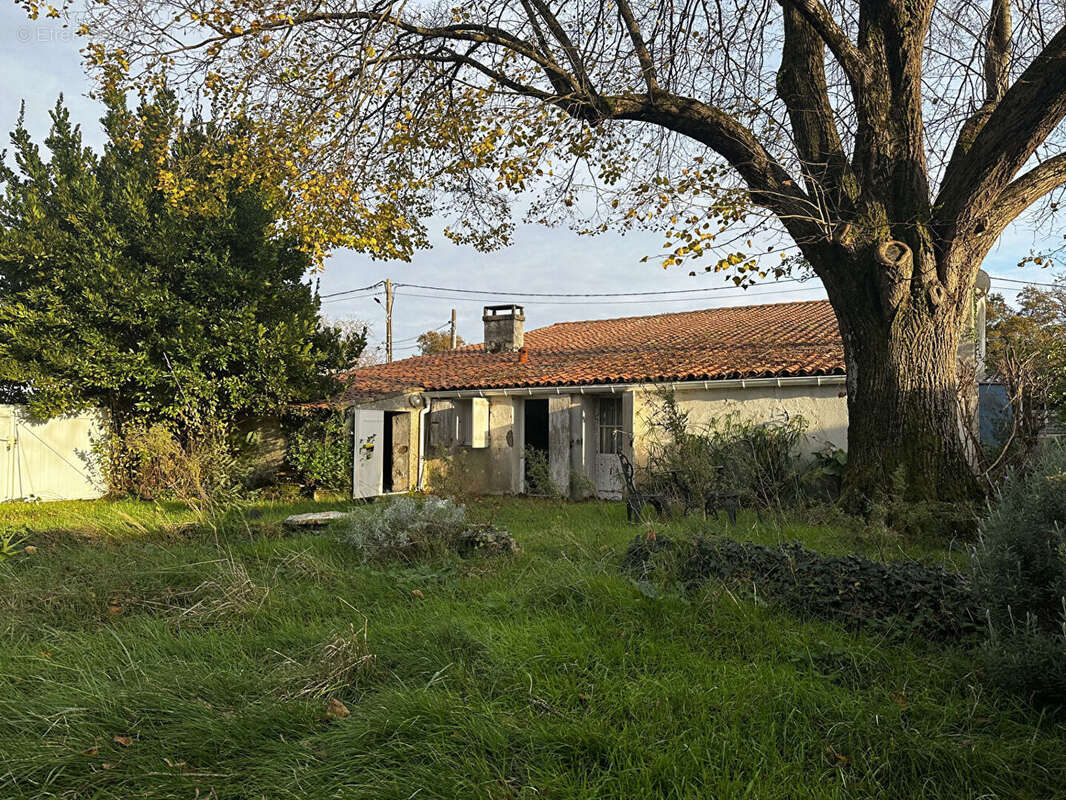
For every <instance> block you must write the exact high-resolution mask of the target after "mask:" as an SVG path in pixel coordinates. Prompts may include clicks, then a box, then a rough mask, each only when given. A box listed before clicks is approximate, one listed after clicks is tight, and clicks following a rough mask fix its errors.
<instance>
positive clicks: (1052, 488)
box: [974, 443, 1066, 705]
mask: <svg viewBox="0 0 1066 800" xmlns="http://www.w3.org/2000/svg"><path fill="white" fill-rule="evenodd" d="M974 585H975V587H976V591H977V594H978V597H979V599H980V601H981V608H982V609H983V610H984V613H985V617H986V619H987V623H988V631H989V634H988V639H987V641H986V642H985V645H984V647H983V648H982V661H983V664H984V668H985V671H986V673H987V675H988V676H989V678H990V679H991V680H992V681H994V682H995V683H997V684H999V685H1001V686H1003V687H1004V688H1006V689H1008V690H1011V691H1015V692H1019V693H1022V694H1024V695H1026V696H1029V697H1030V698H1032V699H1033V700H1034V701H1036V702H1038V703H1041V704H1054V705H1061V704H1066V443H1047V444H1046V445H1044V447H1043V448H1042V449H1041V451H1040V452H1039V453H1038V454H1037V456H1036V457H1035V458H1034V459H1033V460H1032V462H1031V463H1030V464H1029V466H1028V468H1026V469H1025V470H1014V471H1011V472H1010V473H1009V474H1008V475H1007V478H1006V480H1005V481H1004V483H1003V486H1002V488H1001V489H1000V492H999V498H998V502H997V503H996V505H995V508H994V509H993V510H992V512H991V513H990V514H989V516H988V517H987V518H986V519H985V520H984V521H983V523H982V524H981V530H980V537H979V539H978V543H977V547H976V548H975V552H974Z"/></svg>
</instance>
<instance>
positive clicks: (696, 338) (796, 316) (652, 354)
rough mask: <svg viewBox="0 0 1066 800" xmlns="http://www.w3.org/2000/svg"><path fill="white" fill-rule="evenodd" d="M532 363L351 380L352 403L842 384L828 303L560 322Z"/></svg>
mask: <svg viewBox="0 0 1066 800" xmlns="http://www.w3.org/2000/svg"><path fill="white" fill-rule="evenodd" d="M525 346H526V350H527V352H528V354H529V361H528V362H527V363H525V364H519V363H518V356H517V354H516V353H486V352H485V351H484V349H483V348H482V345H480V344H476V345H470V346H468V347H463V348H460V349H458V350H452V351H450V352H447V353H441V354H439V355H432V356H417V357H415V358H407V359H404V360H403V361H394V362H393V363H391V364H378V365H376V366H373V367H366V368H364V369H359V370H353V371H352V372H349V373H346V374H343V375H341V376H340V377H341V380H342V381H344V382H345V383H346V384H347V389H346V390H345V392H344V394H343V396H342V398H341V399H342V400H343V401H352V400H364V399H368V398H371V397H375V396H382V395H388V394H395V393H398V392H404V391H419V390H425V391H433V390H437V391H442V390H449V389H499V388H505V387H524V386H572V385H579V384H590V383H641V382H645V381H676V380H716V379H721V378H757V377H787V376H799V375H804V376H807V375H809V376H813V375H842V374H843V373H844V352H843V348H842V346H841V341H840V333H839V330H838V328H837V321H836V317H835V316H834V314H833V310H832V309H831V308H830V306H829V303H828V302H827V301H824V300H816V301H808V302H799V303H775V304H771V305H756V306H738V307H735V308H712V309H708V310H706V311H685V312H681V313H674V314H658V315H655V316H650V317H624V318H621V319H600V320H590V321H586V322H560V323H557V324H555V325H549V326H548V327H546V328H538V329H537V330H532V331H528V332H527V333H526V335H525Z"/></svg>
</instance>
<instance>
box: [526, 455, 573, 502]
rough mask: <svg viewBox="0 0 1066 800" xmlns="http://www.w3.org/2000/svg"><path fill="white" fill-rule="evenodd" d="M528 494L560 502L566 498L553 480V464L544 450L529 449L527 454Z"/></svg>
mask: <svg viewBox="0 0 1066 800" xmlns="http://www.w3.org/2000/svg"><path fill="white" fill-rule="evenodd" d="M525 456H526V492H527V493H529V494H532V495H539V496H541V497H550V498H552V499H553V500H559V499H561V498H562V497H564V492H563V490H562V487H560V486H558V485H557V484H556V483H555V479H554V478H552V469H551V464H550V463H549V461H548V454H547V452H545V451H544V450H536V449H534V448H532V447H527V448H526V452H525Z"/></svg>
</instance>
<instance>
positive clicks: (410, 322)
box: [0, 2, 1061, 358]
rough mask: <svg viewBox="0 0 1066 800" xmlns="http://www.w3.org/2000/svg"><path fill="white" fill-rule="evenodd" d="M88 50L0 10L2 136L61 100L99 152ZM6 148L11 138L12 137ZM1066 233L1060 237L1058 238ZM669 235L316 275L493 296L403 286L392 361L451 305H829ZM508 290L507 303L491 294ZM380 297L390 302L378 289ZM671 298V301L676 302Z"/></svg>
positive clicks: (439, 245)
mask: <svg viewBox="0 0 1066 800" xmlns="http://www.w3.org/2000/svg"><path fill="white" fill-rule="evenodd" d="M80 46H81V43H80V42H79V40H78V38H77V37H75V36H74V35H73V34H72V32H71V28H67V27H64V26H63V23H62V21H61V20H36V21H31V20H28V19H27V18H26V16H25V14H24V12H23V11H22V10H21V9H20V8H19V7H18V6H16V5H14V4H13V3H4V2H0V76H2V78H0V128H2V129H3V130H7V131H9V130H11V128H13V127H14V124H15V120H16V117H17V116H18V109H19V103H20V102H22V101H25V103H26V123H27V127H28V128H29V130H30V132H31V134H32V135H33V136H34V138H35V140H36V141H40V140H41V139H43V137H44V135H45V134H46V133H47V130H48V111H49V109H51V108H52V107H53V106H54V104H55V102H56V98H57V97H58V96H59V95H60V94H63V95H64V98H65V101H66V104H67V106H68V107H69V108H70V110H71V116H72V118H73V119H74V120H75V121H79V122H81V124H82V128H83V133H84V136H85V141H86V143H87V144H89V145H91V146H93V147H94V148H95V147H99V146H100V145H101V144H102V134H101V132H100V126H99V117H100V116H101V113H102V109H101V107H100V105H99V104H98V103H97V102H96V101H94V100H91V99H90V98H89V97H88V96H87V94H88V92H89V91H90V88H91V87H90V83H89V81H88V79H87V78H86V76H85V74H84V72H83V70H82V67H81V56H80V54H79V52H78V48H79V47H80ZM5 145H6V136H5ZM1056 236H1061V234H1056ZM661 245H662V236H661V234H653V233H650V232H639V231H638V232H630V233H627V234H626V235H625V236H622V235H620V234H616V233H607V234H601V235H599V236H579V235H577V234H576V233H573V232H572V231H570V230H568V229H567V228H546V227H542V226H535V225H520V226H518V228H517V230H516V231H515V235H514V237H513V244H512V245H511V246H509V247H506V248H503V249H500V250H497V251H494V252H491V253H479V252H477V251H475V250H473V249H472V248H469V247H460V246H457V245H454V244H452V243H451V242H449V241H448V240H446V239H445V238H444V237H443V236H440V235H437V236H435V237H434V246H433V248H432V249H430V250H426V251H422V252H419V253H416V254H415V256H414V258H413V259H412V260H411V261H410V262H409V263H406V262H399V261H392V262H387V261H386V262H382V261H374V260H372V259H370V258H369V257H367V256H364V255H362V254H359V253H354V252H348V251H341V252H337V253H334V254H333V255H331V257H330V258H329V259H328V260H327V262H326V265H325V269H324V271H323V272H321V273H320V274H319V275H318V276H317V278H318V280H319V281H320V291H321V293H322V294H323V295H329V294H333V293H335V292H343V291H346V290H349V289H355V288H359V287H363V286H368V285H370V284H374V283H377V282H378V281H381V280H384V279H385V278H391V279H392V280H393V282H394V283H397V284H420V285H424V286H433V287H448V288H462V289H476V290H485V291H489V292H493V293H494V294H487V295H469V294H468V295H463V294H459V293H455V292H450V293H449V292H442V291H437V290H430V289H419V288H413V287H411V286H400V287H399V288H397V290H396V293H395V299H394V304H393V339H394V357H395V358H404V357H407V356H410V355H414V354H416V353H417V349H416V346H415V341H414V340H415V338H416V337H417V335H418V334H419V333H421V332H423V331H425V330H429V329H433V328H443V327H445V326H446V325H447V323H448V321H449V318H450V315H451V309H453V308H455V309H456V311H457V318H458V332H459V335H460V336H462V337H463V338H464V339H466V340H467V341H468V342H478V341H481V338H482V337H481V330H482V323H481V310H482V307H483V306H484V305H489V304H492V303H496V302H508V303H509V302H518V303H520V304H522V305H524V306H525V315H526V323H525V324H526V329H527V330H530V329H533V328H538V327H541V326H543V325H550V324H551V323H553V322H561V321H565V320H579V319H602V318H607V317H623V316H637V315H645V314H659V313H665V312H670V311H688V310H694V309H701V308H712V307H717V306H729V305H746V304H750V303H770V302H785V301H795V300H814V299H823V298H824V297H825V293H824V291H823V290H822V289H821V286H820V284H819V282H818V281H817V280H812V281H810V282H807V283H779V284H776V285H775V284H774V283H772V282H767V283H764V284H762V285H759V286H756V287H754V288H752V289H749V290H748V291H746V292H745V291H742V290H738V289H736V288H734V287H732V286H730V285H727V284H726V283H725V279H724V277H723V276H722V275H720V274H719V275H714V274H708V273H704V272H702V271H701V270H699V268H698V267H696V269H697V271H698V273H699V274H698V277H695V278H693V277H689V274H688V273H689V272H690V271H691V270H692V268H693V267H692V265H685V266H683V267H673V268H671V269H669V270H663V269H662V268H661V267H659V266H658V265H656V264H655V263H652V262H651V261H648V262H642V260H641V259H642V258H644V257H645V256H651V257H656V256H659V255H661V254H662V250H661ZM1039 246H1040V240H1039V239H1038V238H1036V237H1035V236H1034V234H1033V232H1032V231H1031V230H1028V229H1026V228H1025V227H1024V226H1021V225H1019V226H1016V227H1014V228H1012V229H1009V230H1008V231H1007V232H1006V233H1005V234H1004V237H1003V238H1002V240H1001V241H1000V243H999V244H998V245H997V246H996V248H995V249H993V251H992V253H991V254H990V255H989V256H988V258H987V259H986V260H985V263H984V265H983V266H984V269H985V270H986V271H987V272H989V274H991V275H992V276H993V278H994V279H995V278H997V277H998V278H1009V279H1012V280H1031V281H1050V280H1052V277H1053V276H1052V275H1051V274H1049V273H1048V272H1047V270H1041V269H1040V268H1038V267H1033V266H1030V267H1027V268H1025V269H1019V268H1018V267H1017V263H1018V261H1019V260H1021V259H1022V258H1023V257H1024V256H1025V255H1026V254H1027V253H1028V252H1029V251H1030V249H1032V248H1039ZM1017 288H1018V287H1017V286H1015V285H1013V284H1009V283H1006V282H1002V281H998V280H994V281H993V289H994V290H995V291H1000V292H1002V293H1003V294H1004V295H1005V296H1006V297H1008V299H1009V298H1011V297H1012V296H1013V293H1014V290H1016V289H1017ZM692 289H699V290H706V291H701V292H698V293H689V294H688V295H684V294H678V295H674V296H672V297H670V299H665V298H664V297H663V296H661V295H660V296H652V297H630V298H626V301H625V302H617V301H614V302H607V301H606V300H605V299H603V298H568V299H565V300H546V299H544V298H540V299H538V298H536V297H528V298H519V297H514V296H508V295H504V294H503V293H504V292H522V293H531V294H532V293H553V294H555V293H567V294H582V293H605V292H664V291H670V290H692ZM495 293H500V294H495ZM369 295H370V293H368V292H363V293H358V294H354V295H351V296H348V297H339V298H328V297H327V298H325V300H324V303H323V313H324V315H325V316H327V317H329V318H331V319H334V320H353V319H354V320H362V321H364V322H367V323H369V324H370V333H371V344H372V345H374V346H380V345H381V343H382V341H383V339H384V334H385V321H384V318H385V314H384V307H383V305H382V304H379V303H376V302H375V300H374V297H372V296H369ZM377 296H378V297H379V299H383V295H382V294H381V293H380V292H378V293H377ZM668 297H669V296H668Z"/></svg>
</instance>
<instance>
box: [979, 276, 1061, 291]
mask: <svg viewBox="0 0 1066 800" xmlns="http://www.w3.org/2000/svg"><path fill="white" fill-rule="evenodd" d="M989 278H990V279H991V280H994V281H1002V282H1003V283H1017V284H1021V285H1022V286H1046V287H1048V288H1049V289H1061V288H1063V286H1062V284H1061V283H1041V282H1040V281H1020V280H1018V279H1016V278H1001V277H999V276H998V275H990V276H989Z"/></svg>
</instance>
